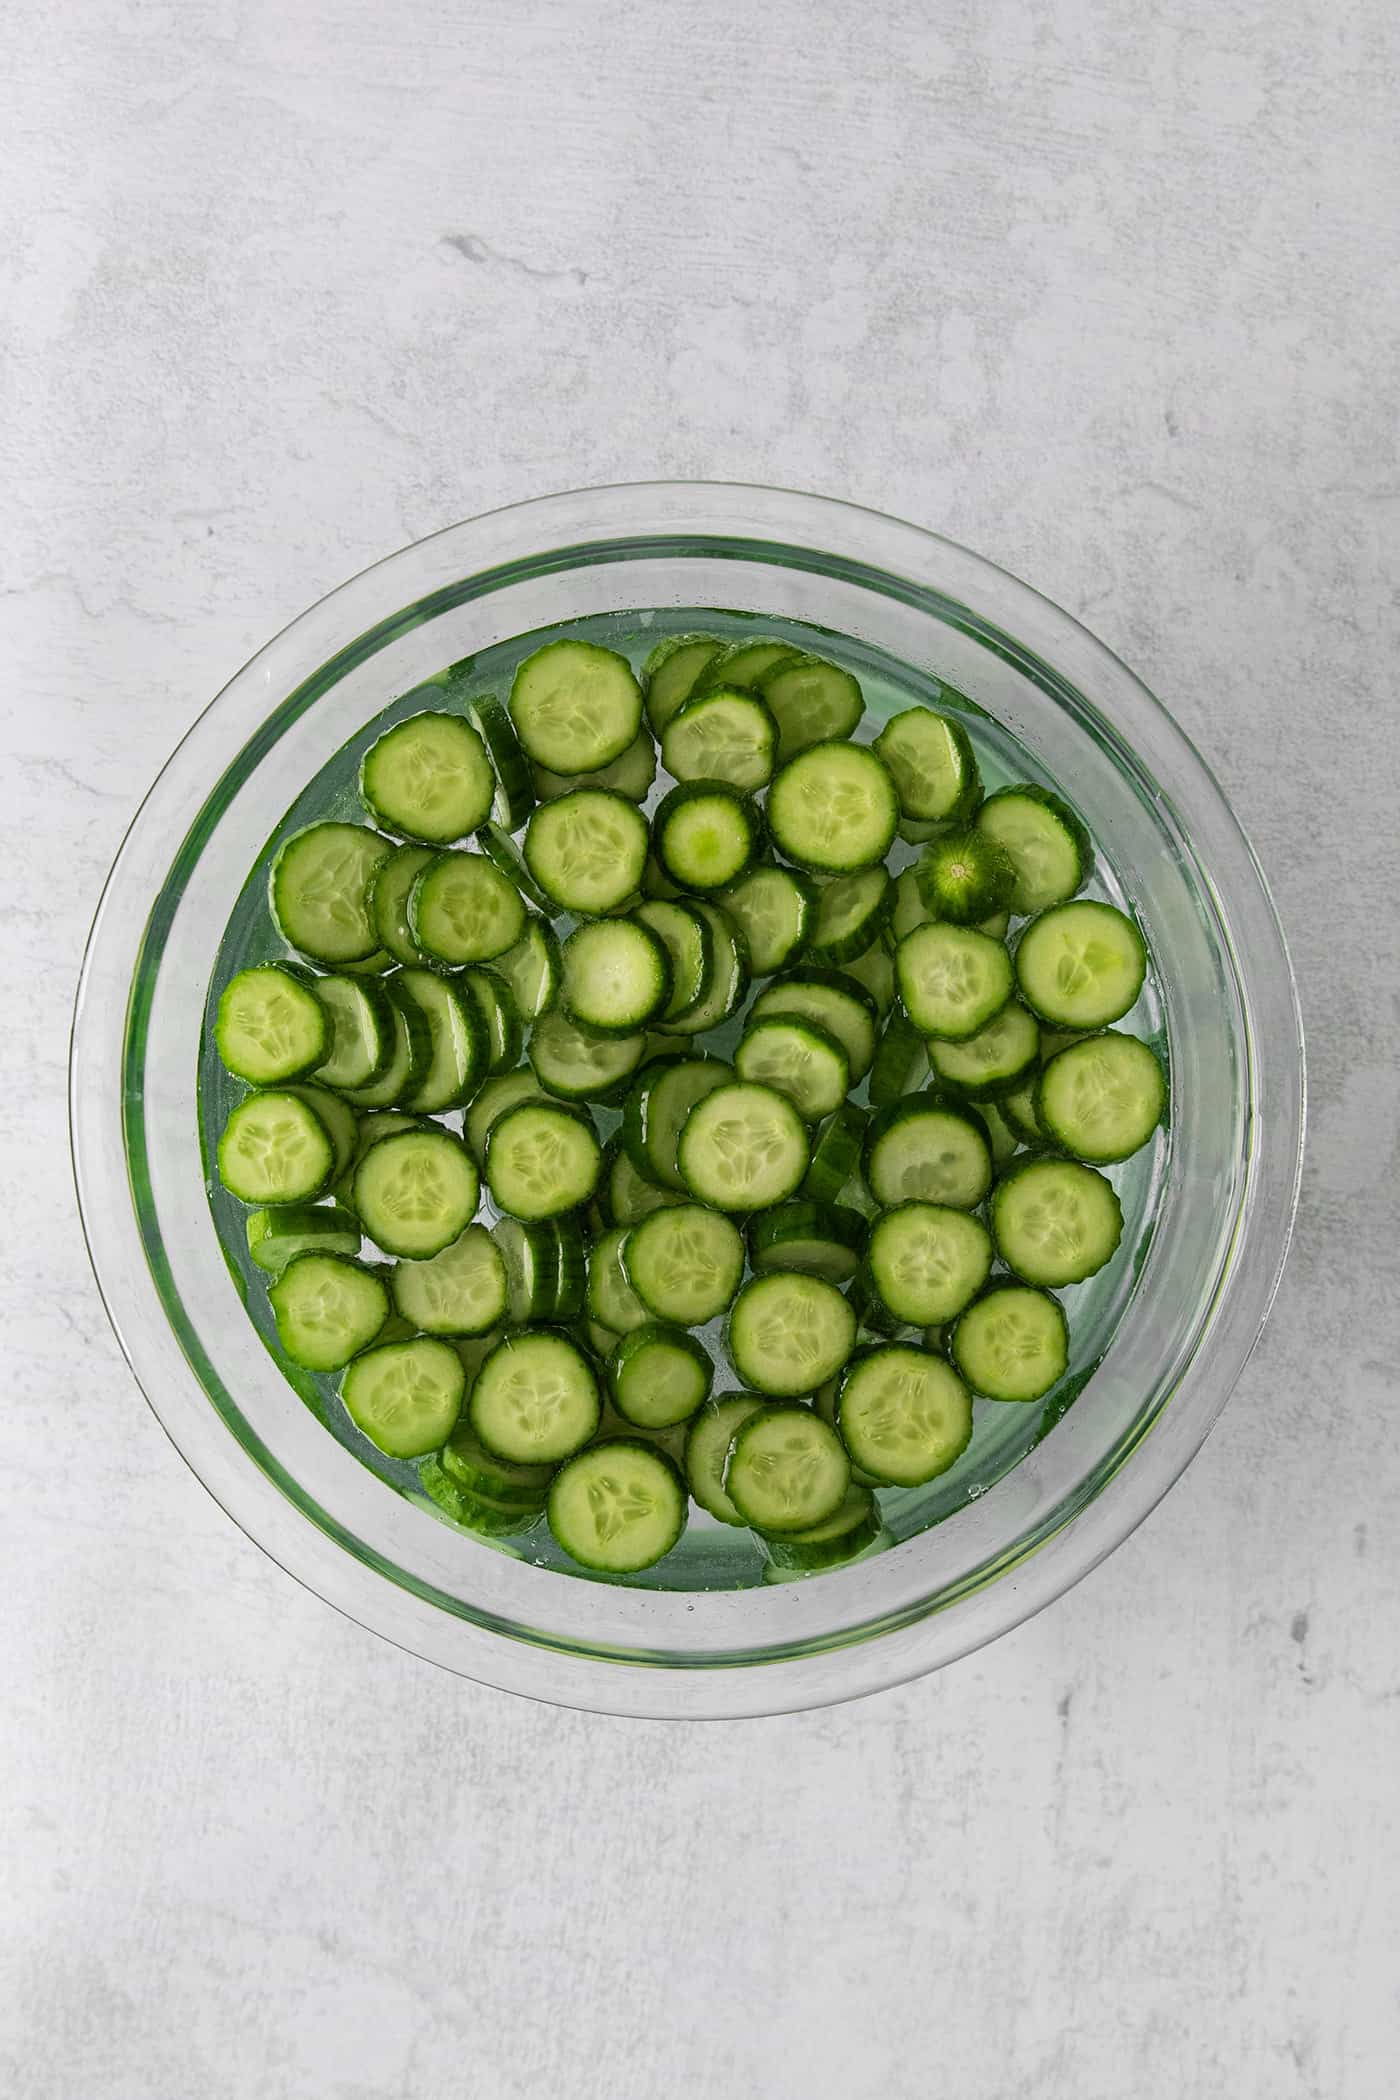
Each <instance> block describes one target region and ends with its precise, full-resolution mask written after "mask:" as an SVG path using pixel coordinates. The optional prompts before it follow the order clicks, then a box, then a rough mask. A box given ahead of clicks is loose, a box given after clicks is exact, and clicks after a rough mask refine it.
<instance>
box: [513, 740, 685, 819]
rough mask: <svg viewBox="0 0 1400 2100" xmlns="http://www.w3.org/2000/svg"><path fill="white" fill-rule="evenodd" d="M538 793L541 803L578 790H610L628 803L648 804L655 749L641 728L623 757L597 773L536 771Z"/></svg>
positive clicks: (552, 800)
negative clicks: (588, 788)
mask: <svg viewBox="0 0 1400 2100" xmlns="http://www.w3.org/2000/svg"><path fill="white" fill-rule="evenodd" d="M532 771H533V777H534V782H535V793H536V794H537V795H538V796H539V799H540V801H541V802H556V801H557V800H558V799H559V797H560V796H561V795H569V794H572V792H573V790H574V789H575V788H581V787H590V788H610V789H611V790H612V792H613V793H614V794H615V795H625V796H626V797H627V799H628V801H629V802H645V800H646V798H647V796H648V794H649V793H650V791H651V784H652V782H653V781H654V780H655V778H656V746H655V744H654V743H653V742H652V740H651V736H650V734H649V733H648V731H647V730H645V729H639V730H638V731H637V734H636V735H635V736H634V737H633V739H632V741H631V743H630V744H629V745H628V746H627V749H626V750H625V751H624V752H623V753H622V756H621V757H620V758H615V759H614V760H613V761H612V763H611V765H606V766H599V768H598V770H597V771H596V773H554V772H551V770H550V768H549V767H548V766H535V767H534V768H533V769H532Z"/></svg>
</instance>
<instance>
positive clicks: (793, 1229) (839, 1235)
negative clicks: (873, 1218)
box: [749, 1199, 866, 1283]
mask: <svg viewBox="0 0 1400 2100" xmlns="http://www.w3.org/2000/svg"><path fill="white" fill-rule="evenodd" d="M865 1243H866V1222H865V1219H864V1218H863V1217H862V1216H861V1214H860V1212H859V1211H858V1210H852V1209H851V1208H850V1207H849V1206H848V1205H846V1204H844V1203H813V1202H811V1201H808V1200H805V1199H804V1200H798V1201H794V1202H791V1203H780V1204H778V1205H777V1206H776V1208H775V1209H773V1210H766V1211H763V1212H761V1213H760V1214H759V1216H758V1217H756V1218H751V1219H750V1220H749V1257H750V1259H751V1261H752V1262H753V1266H754V1270H755V1273H756V1274H758V1275H763V1274H764V1272H765V1271H767V1270H769V1269H792V1270H796V1271H797V1272H798V1273H799V1274H800V1275H804V1276H820V1277H823V1278H824V1279H825V1281H826V1282H827V1283H848V1282H849V1281H850V1279H851V1277H852V1276H854V1275H855V1273H856V1270H857V1269H858V1268H859V1267H860V1262H861V1256H862V1255H863V1254H864V1252H865Z"/></svg>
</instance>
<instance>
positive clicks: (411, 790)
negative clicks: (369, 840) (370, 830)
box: [360, 713, 496, 846]
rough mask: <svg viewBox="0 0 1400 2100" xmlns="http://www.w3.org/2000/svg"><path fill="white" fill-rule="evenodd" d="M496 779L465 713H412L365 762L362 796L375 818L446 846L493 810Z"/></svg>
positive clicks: (426, 841)
mask: <svg viewBox="0 0 1400 2100" xmlns="http://www.w3.org/2000/svg"><path fill="white" fill-rule="evenodd" d="M495 792H496V776H495V773H494V772H493V771H492V769H491V761H490V759H489V758H488V757H487V755H486V746H485V745H484V744H483V743H482V741H481V738H480V737H479V736H478V735H477V733H476V731H475V730H474V729H473V728H472V727H471V724H470V723H468V722H464V721H463V720H462V718H461V716H460V715H447V714H433V713H429V714H421V715H409V716H408V717H407V719H406V720H404V721H402V722H396V723H395V724H394V726H393V728H392V729H386V730H385V732H384V734H383V736H381V737H379V738H377V739H376V741H375V742H374V743H373V744H371V745H370V748H369V750H368V751H366V753H365V755H364V757H363V758H362V759H361V760H360V796H361V799H362V800H363V802H364V804H365V807H366V808H367V809H368V810H369V812H370V815H371V816H372V817H373V818H374V819H375V821H376V823H379V824H382V825H383V826H384V828H385V830H386V831H393V832H397V834H398V836H399V837H400V838H403V839H413V840H415V841H417V842H418V843H419V844H422V845H428V846H448V845H451V844H452V842H453V840H454V839H461V838H465V837H466V836H467V834H468V833H469V832H472V831H475V830H476V828H477V826H478V825H479V824H484V823H485V821H486V819H487V817H488V816H489V815H490V814H491V803H492V800H493V798H494V796H495Z"/></svg>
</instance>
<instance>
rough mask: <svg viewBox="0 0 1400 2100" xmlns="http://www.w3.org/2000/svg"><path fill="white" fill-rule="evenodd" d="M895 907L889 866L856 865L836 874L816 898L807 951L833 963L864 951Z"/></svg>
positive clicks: (877, 936) (816, 960)
mask: <svg viewBox="0 0 1400 2100" xmlns="http://www.w3.org/2000/svg"><path fill="white" fill-rule="evenodd" d="M893 907H894V883H893V882H892V880H891V878H890V872H889V869H888V868H858V869H857V870H856V872H855V874H854V875H838V876H836V878H835V879H834V880H833V881H831V882H828V883H827V884H826V886H825V888H824V889H822V891H821V892H820V894H819V896H818V899H817V916H816V920H815V922H814V924H813V927H812V935H811V939H810V941H809V943H808V953H809V955H810V956H811V958H812V961H813V962H816V963H826V964H830V965H835V964H838V963H844V962H849V961H851V960H852V959H853V958H854V957H855V956H857V955H864V953H865V951H866V949H867V948H868V947H869V946H870V944H871V942H872V941H874V940H878V939H879V936H880V930H881V928H882V927H883V926H884V923H885V921H886V919H887V918H888V917H889V915H890V912H891V910H892V909H893Z"/></svg>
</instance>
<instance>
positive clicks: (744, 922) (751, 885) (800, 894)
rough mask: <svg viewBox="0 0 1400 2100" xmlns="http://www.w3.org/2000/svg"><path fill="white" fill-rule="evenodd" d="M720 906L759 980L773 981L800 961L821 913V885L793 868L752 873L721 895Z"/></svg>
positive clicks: (770, 869)
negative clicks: (818, 902)
mask: <svg viewBox="0 0 1400 2100" xmlns="http://www.w3.org/2000/svg"><path fill="white" fill-rule="evenodd" d="M719 901H720V903H721V904H722V905H723V906H724V909H725V910H726V911H727V912H728V913H729V915H730V917H731V918H732V919H733V920H734V922H735V924H736V925H737V926H738V928H739V931H740V932H741V933H742V934H743V936H744V940H745V942H746V943H747V945H748V951H749V967H750V968H751V970H752V971H753V974H754V976H755V977H771V976H772V974H773V972H774V971H775V970H781V969H782V967H783V965H784V964H785V963H790V962H792V961H793V960H795V958H796V957H797V956H799V955H800V954H801V953H802V952H803V950H804V948H805V947H806V944H807V936H808V933H809V930H810V928H811V924H812V920H813V917H814V915H815V911H816V886H815V884H814V883H813V882H812V881H811V879H810V878H809V877H808V876H805V875H799V874H797V873H796V872H795V871H794V870H793V869H792V868H777V867H762V868H750V869H749V871H748V873H747V874H745V875H741V876H740V877H739V880H738V881H737V882H734V883H731V884H730V886H729V888H728V889H726V890H722V891H721V892H720V897H719Z"/></svg>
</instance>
